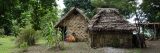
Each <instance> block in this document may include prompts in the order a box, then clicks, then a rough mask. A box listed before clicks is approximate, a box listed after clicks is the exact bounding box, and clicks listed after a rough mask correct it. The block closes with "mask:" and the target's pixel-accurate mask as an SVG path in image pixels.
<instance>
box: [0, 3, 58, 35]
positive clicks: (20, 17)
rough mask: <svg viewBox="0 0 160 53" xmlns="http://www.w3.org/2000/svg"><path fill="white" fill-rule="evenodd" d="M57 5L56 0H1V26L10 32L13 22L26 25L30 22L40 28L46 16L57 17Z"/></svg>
mask: <svg viewBox="0 0 160 53" xmlns="http://www.w3.org/2000/svg"><path fill="white" fill-rule="evenodd" d="M56 6H57V4H56V2H55V0H0V27H1V28H3V29H4V30H5V33H6V34H9V33H11V31H12V27H13V23H14V24H15V25H17V26H20V27H24V26H25V25H26V22H29V23H31V24H32V25H33V28H34V29H35V30H40V29H41V24H42V23H41V22H42V18H44V16H45V17H46V18H53V17H55V18H57V8H56ZM48 14H50V15H48ZM46 15H48V16H46ZM50 16H53V17H50ZM52 21H54V20H53V19H52ZM46 23H47V22H46Z"/></svg>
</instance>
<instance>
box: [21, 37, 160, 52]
mask: <svg viewBox="0 0 160 53" xmlns="http://www.w3.org/2000/svg"><path fill="white" fill-rule="evenodd" d="M147 45H148V48H143V49H137V48H134V49H123V48H112V47H104V48H98V49H92V48H90V47H89V45H88V44H87V43H85V42H75V43H69V42H64V46H65V47H66V49H65V50H58V51H55V50H54V49H49V47H46V46H44V45H36V46H31V47H29V48H28V49H27V50H26V52H24V53H160V40H158V41H149V42H147Z"/></svg>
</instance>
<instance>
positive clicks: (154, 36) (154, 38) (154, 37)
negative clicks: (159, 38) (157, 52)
mask: <svg viewBox="0 0 160 53" xmlns="http://www.w3.org/2000/svg"><path fill="white" fill-rule="evenodd" d="M154 33H155V34H154V35H153V40H156V34H157V31H156V26H155V24H154Z"/></svg>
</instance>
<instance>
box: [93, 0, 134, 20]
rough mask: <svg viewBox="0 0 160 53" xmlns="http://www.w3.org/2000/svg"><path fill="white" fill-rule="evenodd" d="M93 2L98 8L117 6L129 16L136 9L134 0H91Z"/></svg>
mask: <svg viewBox="0 0 160 53" xmlns="http://www.w3.org/2000/svg"><path fill="white" fill-rule="evenodd" d="M91 3H92V5H93V6H94V7H97V8H117V9H119V11H120V13H121V14H123V15H124V16H126V17H127V18H130V16H131V14H132V13H135V11H136V3H135V1H134V0H91Z"/></svg>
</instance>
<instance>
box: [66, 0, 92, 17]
mask: <svg viewBox="0 0 160 53" xmlns="http://www.w3.org/2000/svg"><path fill="white" fill-rule="evenodd" d="M64 5H65V6H66V8H65V9H64V13H66V12H68V11H69V9H70V8H71V7H76V8H80V9H82V10H84V11H85V13H86V14H87V16H89V17H91V16H93V13H92V11H93V9H94V7H93V6H92V5H91V2H90V0H64Z"/></svg>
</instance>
